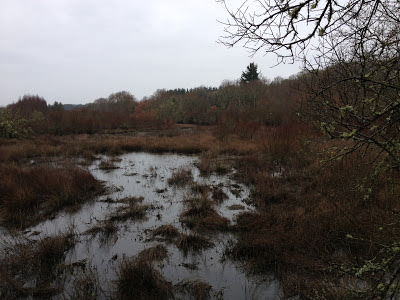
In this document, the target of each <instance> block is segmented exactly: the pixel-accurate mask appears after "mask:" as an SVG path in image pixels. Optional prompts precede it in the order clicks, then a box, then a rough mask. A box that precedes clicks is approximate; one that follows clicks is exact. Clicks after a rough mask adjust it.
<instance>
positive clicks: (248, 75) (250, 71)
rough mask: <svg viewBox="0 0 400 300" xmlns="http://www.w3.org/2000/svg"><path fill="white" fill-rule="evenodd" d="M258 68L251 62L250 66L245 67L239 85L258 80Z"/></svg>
mask: <svg viewBox="0 0 400 300" xmlns="http://www.w3.org/2000/svg"><path fill="white" fill-rule="evenodd" d="M257 68H258V66H257V65H256V64H255V63H254V62H252V63H250V65H248V66H247V68H246V71H243V72H242V77H240V82H241V83H249V82H250V81H253V80H260V78H259V77H258V75H259V74H260V72H258V71H257Z"/></svg>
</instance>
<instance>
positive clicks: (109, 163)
mask: <svg viewBox="0 0 400 300" xmlns="http://www.w3.org/2000/svg"><path fill="white" fill-rule="evenodd" d="M99 169H100V170H105V171H111V170H115V169H119V166H117V165H116V163H115V161H114V160H112V159H106V160H102V161H101V162H100V164H99Z"/></svg>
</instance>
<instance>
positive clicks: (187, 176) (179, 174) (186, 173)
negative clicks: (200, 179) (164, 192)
mask: <svg viewBox="0 0 400 300" xmlns="http://www.w3.org/2000/svg"><path fill="white" fill-rule="evenodd" d="M191 182H193V174H192V171H191V170H189V169H179V170H177V171H175V172H174V173H173V174H172V176H171V177H170V178H168V184H169V185H175V186H185V185H187V184H189V183H191Z"/></svg>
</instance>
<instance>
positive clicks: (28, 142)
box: [0, 130, 259, 163]
mask: <svg viewBox="0 0 400 300" xmlns="http://www.w3.org/2000/svg"><path fill="white" fill-rule="evenodd" d="M258 148H259V145H258V144H257V142H256V141H248V142H246V143H243V141H241V140H240V139H239V138H237V137H235V136H232V138H230V139H228V140H226V141H224V142H221V141H219V140H218V139H217V138H215V137H214V136H213V134H212V132H211V130H202V131H193V132H190V133H189V134H184V133H182V134H177V135H173V136H161V137H160V136H154V135H147V136H139V135H138V136H132V135H111V134H108V135H107V134H104V135H98V134H95V135H86V134H81V135H67V136H63V137H56V136H38V137H36V138H34V139H22V140H1V141H0V163H1V162H10V161H19V162H20V161H24V160H28V159H35V160H41V159H48V158H49V157H58V156H59V157H79V156H81V157H85V158H90V159H91V158H93V156H94V155H96V154H108V155H119V154H122V153H126V152H134V151H147V152H154V153H163V152H178V153H186V154H195V153H206V152H207V153H208V156H215V155H218V154H234V155H243V154H250V153H254V152H255V151H257V149H258Z"/></svg>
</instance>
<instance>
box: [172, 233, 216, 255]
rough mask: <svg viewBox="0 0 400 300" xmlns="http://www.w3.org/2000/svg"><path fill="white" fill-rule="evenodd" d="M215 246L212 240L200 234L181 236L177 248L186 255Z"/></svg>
mask: <svg viewBox="0 0 400 300" xmlns="http://www.w3.org/2000/svg"><path fill="white" fill-rule="evenodd" d="M212 245H213V243H212V242H211V240H210V239H209V238H207V237H205V236H202V235H199V234H181V236H180V238H179V240H178V241H177V243H176V246H177V247H178V249H179V250H181V251H183V252H184V253H185V254H187V253H189V252H199V251H201V250H203V249H207V248H210V247H211V246H212Z"/></svg>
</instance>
